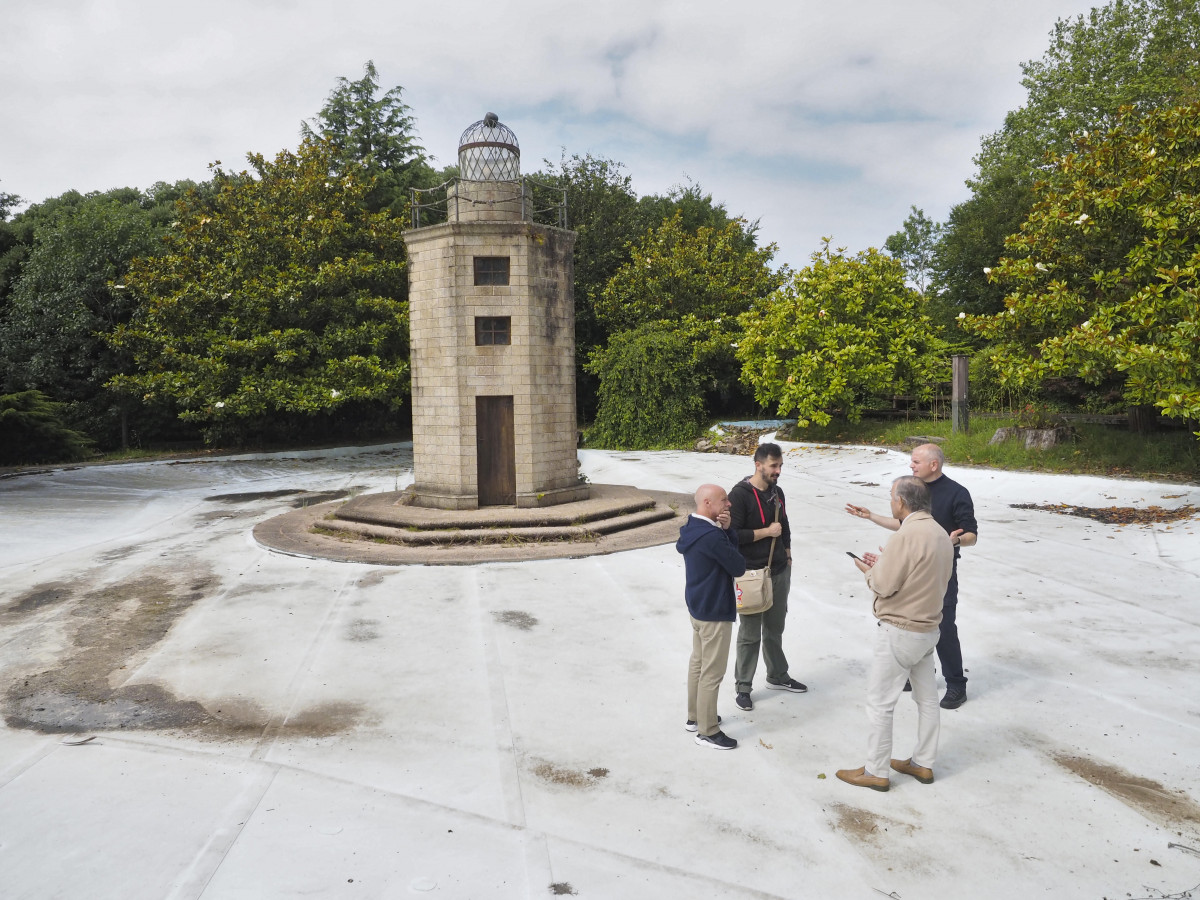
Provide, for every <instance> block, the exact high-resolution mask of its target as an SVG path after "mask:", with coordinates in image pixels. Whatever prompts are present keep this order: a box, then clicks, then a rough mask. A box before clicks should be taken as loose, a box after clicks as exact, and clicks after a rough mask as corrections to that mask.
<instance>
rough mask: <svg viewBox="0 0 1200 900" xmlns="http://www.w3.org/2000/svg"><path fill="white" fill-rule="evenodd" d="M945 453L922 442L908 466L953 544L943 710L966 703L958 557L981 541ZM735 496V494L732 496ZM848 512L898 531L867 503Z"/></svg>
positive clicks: (966, 494)
mask: <svg viewBox="0 0 1200 900" xmlns="http://www.w3.org/2000/svg"><path fill="white" fill-rule="evenodd" d="M945 464H946V454H944V453H943V452H942V448H941V447H939V446H938V445H937V444H922V445H921V446H919V447H916V448H915V449H914V450H913V452H912V459H911V460H910V461H909V466H908V467H909V469H911V470H912V473H913V475H915V476H916V477H917V478H920V479H921V480H922V481H923V482H925V485H926V487H928V488H929V495H930V499H931V500H932V503H933V509H932V513H933V518H934V519H936V520H937V523H938V524H939V525H941V526H942V528H944V529H945V530H946V534H948V535H950V542H951V543H952V544H954V568H953V569H952V570H951V573H950V583H949V584H948V585H946V596H945V598H944V599H943V601H942V625H941V637H940V639H939V640H938V644H937V654H938V661H939V662H941V664H942V675H944V676H945V678H946V694H945V696H943V697H942V702H941V707H942V709H958V708H959V707H960V706H962V705H963V704H964V703H966V702H967V677H966V675H965V674H964V673H963V661H962V647H961V645H960V644H959V642H958V622H957V620H956V615H957V612H958V556H959V551H958V548H959V547H974V546H975V544H976V542H977V541H978V540H979V524H978V523H977V522H976V521H975V504H974V503H973V502H972V500H971V492H970V491H968V490H967V489H966V488H965V487H963V486H962V485H961V484H959V483H958V482H957V481H954V480H953V479H951V478H947V477H946V476H945V475H944V474H943V473H942V468H943V466H945ZM730 499H732V497H731V498H730ZM846 512H848V513H850V515H852V516H858V517H859V518H860V519H870V520H871V521H872V522H874V523H875V524H876V525H882V526H883V527H884V528H887V529H890V530H891V531H895V530H896V529H898V528H899V527H900V522H899V521H898V520H897V519H895V518H893V517H891V516H880V515H876V514H875V513H872V512H871V511H870V510H869V509H867V508H866V507H864V506H855V505H854V504H852V503H847V504H846Z"/></svg>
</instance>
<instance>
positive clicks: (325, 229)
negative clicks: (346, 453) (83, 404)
mask: <svg viewBox="0 0 1200 900" xmlns="http://www.w3.org/2000/svg"><path fill="white" fill-rule="evenodd" d="M250 162H251V165H252V166H253V168H254V173H255V174H254V175H253V176H251V175H250V174H248V173H245V172H242V173H240V174H229V173H226V172H224V171H222V170H220V169H217V170H216V171H215V173H214V187H215V192H214V195H213V196H212V197H211V198H210V197H203V196H201V195H199V194H197V193H195V192H193V193H191V194H189V195H188V196H186V197H185V198H184V199H182V200H181V201H180V202H179V205H178V208H177V221H176V222H174V223H173V227H172V228H171V230H170V233H169V236H168V238H167V239H166V252H165V253H164V254H162V255H161V256H157V257H154V258H146V259H142V260H138V261H136V262H135V263H134V265H133V267H132V268H131V270H130V272H129V274H128V276H127V277H126V279H125V282H126V286H127V288H128V290H129V291H131V292H133V293H134V294H135V295H136V296H137V297H138V298H140V300H141V301H142V304H143V310H142V312H141V313H140V314H139V315H138V316H136V317H135V318H134V319H133V321H131V322H129V323H128V324H126V325H124V326H122V327H120V328H118V329H117V332H116V335H115V337H114V338H113V342H114V343H115V344H117V346H119V347H122V348H126V349H128V350H129V351H131V352H132V353H133V355H134V357H135V359H136V361H137V371H136V374H132V375H122V376H120V377H118V378H115V379H113V382H112V385H113V386H114V387H115V388H117V389H119V390H122V391H125V392H129V393H132V394H134V395H136V396H138V397H141V398H143V399H146V400H149V399H153V398H155V397H160V396H161V397H167V398H170V399H171V400H173V401H174V402H175V403H176V404H177V405H178V407H179V408H180V409H181V410H182V412H181V417H182V418H184V419H187V420H190V421H194V422H197V423H200V424H201V425H203V426H205V428H206V431H207V434H208V436H209V437H210V438H213V439H222V440H226V439H234V440H238V439H244V438H246V437H248V436H252V435H255V434H262V433H264V432H266V433H273V434H277V433H281V432H283V433H286V427H281V426H286V425H287V423H288V422H292V423H302V421H303V420H304V419H305V418H311V417H313V416H318V415H328V414H332V413H335V412H336V411H338V410H340V409H343V408H345V407H348V406H352V405H355V404H357V406H358V408H359V410H360V411H363V410H366V409H367V408H368V407H371V406H374V407H377V408H387V407H389V406H394V405H396V404H399V403H400V402H401V401H402V400H403V399H404V397H405V396H407V394H408V392H409V380H408V378H409V367H408V302H407V293H408V284H407V273H406V263H405V259H406V256H405V250H404V242H403V238H402V221H403V220H402V219H398V218H394V217H392V216H390V215H388V214H387V213H372V212H370V211H369V210H368V208H367V205H366V203H365V198H366V196H367V193H368V190H369V188H370V182H369V180H367V179H365V178H363V177H361V174H360V172H359V171H358V170H356V169H355V167H354V166H353V165H349V166H346V165H345V164H344V163H341V162H340V161H339V160H338V159H337V157H336V156H335V152H334V150H333V148H332V147H331V146H330V145H329V144H326V143H324V142H322V141H319V140H306V141H305V142H304V143H303V144H302V146H301V148H300V150H299V151H298V152H297V153H291V152H289V151H284V152H282V153H280V154H279V155H278V156H277V157H276V158H275V160H274V161H268V160H266V159H264V158H263V157H262V156H259V155H257V154H255V155H251V157H250ZM335 163H338V165H335ZM335 170H336V171H337V172H338V173H339V174H337V175H333V174H331V173H332V172H334V171H335ZM297 427H300V426H299V425H297Z"/></svg>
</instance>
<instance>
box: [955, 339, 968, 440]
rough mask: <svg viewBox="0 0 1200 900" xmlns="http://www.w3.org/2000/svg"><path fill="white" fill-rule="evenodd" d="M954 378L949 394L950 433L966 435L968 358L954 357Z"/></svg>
mask: <svg viewBox="0 0 1200 900" xmlns="http://www.w3.org/2000/svg"><path fill="white" fill-rule="evenodd" d="M953 360H954V377H953V382H952V386H951V393H950V419H951V431H952V432H953V433H954V434H958V432H960V431H961V432H962V433H963V434H967V433H968V432H969V431H970V430H971V428H970V423H969V421H968V418H969V417H968V411H967V382H968V378H967V372H968V370H969V367H970V362H971V358H970V357H969V356H954V357H953Z"/></svg>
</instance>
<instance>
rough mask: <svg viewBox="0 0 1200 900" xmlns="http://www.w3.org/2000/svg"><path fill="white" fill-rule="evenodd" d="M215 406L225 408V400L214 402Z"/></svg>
mask: <svg viewBox="0 0 1200 900" xmlns="http://www.w3.org/2000/svg"><path fill="white" fill-rule="evenodd" d="M213 406H215V407H216V408H217V409H224V408H225V401H224V400H218V401H217V402H216V403H214V404H213Z"/></svg>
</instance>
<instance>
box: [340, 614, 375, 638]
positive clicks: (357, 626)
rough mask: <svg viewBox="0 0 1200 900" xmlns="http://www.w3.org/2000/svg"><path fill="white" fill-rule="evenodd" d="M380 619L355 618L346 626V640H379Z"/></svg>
mask: <svg viewBox="0 0 1200 900" xmlns="http://www.w3.org/2000/svg"><path fill="white" fill-rule="evenodd" d="M378 624H379V620H378V619H355V620H354V621H353V622H351V623H350V624H349V625H348V626H347V627H346V640H348V641H354V642H355V643H365V642H366V641H377V640H379V629H378V628H376V627H375V626H377V625H378Z"/></svg>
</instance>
